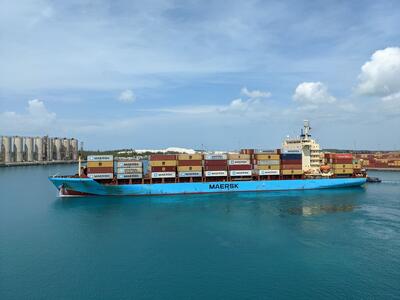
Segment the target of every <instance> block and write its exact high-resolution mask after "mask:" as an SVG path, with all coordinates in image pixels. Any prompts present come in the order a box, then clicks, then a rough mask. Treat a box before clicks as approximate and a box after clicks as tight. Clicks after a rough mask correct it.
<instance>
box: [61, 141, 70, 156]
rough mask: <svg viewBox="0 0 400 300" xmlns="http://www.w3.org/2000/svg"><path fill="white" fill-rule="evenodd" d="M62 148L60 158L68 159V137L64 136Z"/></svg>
mask: <svg viewBox="0 0 400 300" xmlns="http://www.w3.org/2000/svg"><path fill="white" fill-rule="evenodd" d="M62 143H63V149H64V157H63V158H62V159H63V160H69V159H70V155H69V153H70V145H69V139H67V138H64V139H63V141H62Z"/></svg>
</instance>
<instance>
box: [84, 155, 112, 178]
mask: <svg viewBox="0 0 400 300" xmlns="http://www.w3.org/2000/svg"><path fill="white" fill-rule="evenodd" d="M87 176H88V177H90V178H93V179H112V178H113V177H114V162H113V156H112V155H89V156H88V157H87Z"/></svg>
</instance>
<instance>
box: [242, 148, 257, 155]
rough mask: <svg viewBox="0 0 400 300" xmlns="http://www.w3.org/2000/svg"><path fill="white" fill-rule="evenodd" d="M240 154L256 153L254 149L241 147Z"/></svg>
mask: <svg viewBox="0 0 400 300" xmlns="http://www.w3.org/2000/svg"><path fill="white" fill-rule="evenodd" d="M240 154H250V155H253V154H254V149H241V150H240Z"/></svg>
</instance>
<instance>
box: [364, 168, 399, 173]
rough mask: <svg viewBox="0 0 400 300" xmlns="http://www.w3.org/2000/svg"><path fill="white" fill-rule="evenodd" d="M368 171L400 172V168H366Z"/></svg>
mask: <svg viewBox="0 0 400 300" xmlns="http://www.w3.org/2000/svg"><path fill="white" fill-rule="evenodd" d="M365 169H366V170H367V171H391V172H400V168H365Z"/></svg>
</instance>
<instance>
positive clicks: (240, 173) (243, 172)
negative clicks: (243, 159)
mask: <svg viewBox="0 0 400 300" xmlns="http://www.w3.org/2000/svg"><path fill="white" fill-rule="evenodd" d="M229 175H230V176H251V170H247V171H246V170H237V171H229Z"/></svg>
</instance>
